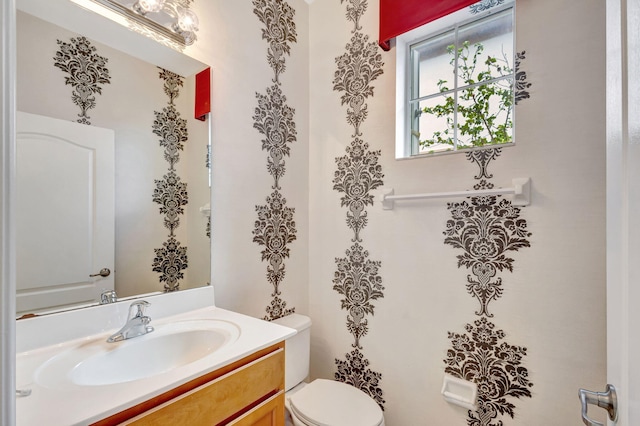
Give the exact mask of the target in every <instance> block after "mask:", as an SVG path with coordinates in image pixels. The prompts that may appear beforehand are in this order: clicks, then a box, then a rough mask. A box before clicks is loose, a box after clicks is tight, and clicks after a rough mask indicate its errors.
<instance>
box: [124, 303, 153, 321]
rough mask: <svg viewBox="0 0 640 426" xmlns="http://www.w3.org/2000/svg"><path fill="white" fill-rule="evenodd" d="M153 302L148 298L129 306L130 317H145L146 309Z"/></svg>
mask: <svg viewBox="0 0 640 426" xmlns="http://www.w3.org/2000/svg"><path fill="white" fill-rule="evenodd" d="M149 305H151V303H149V302H147V301H146V300H138V301H136V302H133V303H132V304H131V306H129V319H131V318H142V317H144V311H145V309H146V308H147V306H149Z"/></svg>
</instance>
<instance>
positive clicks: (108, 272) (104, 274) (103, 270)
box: [89, 268, 111, 278]
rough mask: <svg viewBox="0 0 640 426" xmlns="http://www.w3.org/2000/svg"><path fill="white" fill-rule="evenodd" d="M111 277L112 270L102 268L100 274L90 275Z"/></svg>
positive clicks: (93, 275) (92, 275)
mask: <svg viewBox="0 0 640 426" xmlns="http://www.w3.org/2000/svg"><path fill="white" fill-rule="evenodd" d="M109 275H111V270H110V269H109V268H102V269H100V272H98V273H97V274H91V275H89V276H90V277H103V278H104V277H108V276H109Z"/></svg>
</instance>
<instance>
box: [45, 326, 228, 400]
mask: <svg viewBox="0 0 640 426" xmlns="http://www.w3.org/2000/svg"><path fill="white" fill-rule="evenodd" d="M239 336H240V329H239V327H238V326H237V325H235V324H233V323H231V322H227V321H221V320H191V321H178V322H174V323H167V324H163V325H157V326H156V329H155V331H153V332H151V333H149V334H146V335H144V336H139V337H135V338H133V339H128V340H123V341H121V342H117V343H107V342H106V341H105V339H106V338H102V337H101V338H100V339H93V340H91V341H89V342H83V343H81V344H78V345H76V346H74V347H72V348H70V349H68V350H66V351H64V352H62V353H60V354H58V355H56V356H54V357H53V358H51V359H49V360H48V361H46V362H45V363H44V364H42V365H41V366H40V368H38V370H37V371H36V373H35V380H36V382H37V383H39V384H40V385H42V386H45V387H49V388H54V389H60V388H65V387H69V386H105V385H113V384H118V383H126V382H131V381H134V380H140V379H145V378H148V377H152V376H155V375H158V374H162V373H165V372H167V371H170V370H173V369H175V368H178V367H181V366H184V365H187V364H190V363H192V362H196V361H198V360H200V359H202V358H204V357H206V356H208V355H211V354H213V353H214V352H216V351H218V350H220V349H221V348H223V347H225V346H226V345H228V344H230V343H232V342H234V341H235V340H237V338H238V337H239Z"/></svg>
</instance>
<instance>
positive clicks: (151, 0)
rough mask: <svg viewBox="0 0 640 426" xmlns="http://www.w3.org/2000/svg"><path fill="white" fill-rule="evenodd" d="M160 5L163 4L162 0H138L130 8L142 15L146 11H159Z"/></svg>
mask: <svg viewBox="0 0 640 426" xmlns="http://www.w3.org/2000/svg"><path fill="white" fill-rule="evenodd" d="M162 6H164V0H138V1H137V2H135V3H134V4H133V6H132V9H133V11H134V12H136V13H139V14H140V15H143V16H144V15H146V14H147V13H155V12H160V11H161V10H162Z"/></svg>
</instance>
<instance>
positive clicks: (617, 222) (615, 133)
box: [589, 0, 640, 426]
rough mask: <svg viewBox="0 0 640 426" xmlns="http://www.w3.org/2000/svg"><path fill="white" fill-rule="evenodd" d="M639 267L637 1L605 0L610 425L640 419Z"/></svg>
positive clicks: (639, 53) (639, 422)
mask: <svg viewBox="0 0 640 426" xmlns="http://www.w3.org/2000/svg"><path fill="white" fill-rule="evenodd" d="M639 266H640V1H638V0H607V381H608V382H609V383H611V384H612V385H614V386H615V388H616V390H617V392H616V393H617V403H618V410H617V421H609V424H610V425H614V424H615V425H618V426H636V425H640V362H639V361H640V328H639V327H640V269H639ZM598 390H599V391H602V390H603V389H598ZM598 409H599V408H597V407H593V408H591V407H590V408H589V410H598Z"/></svg>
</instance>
